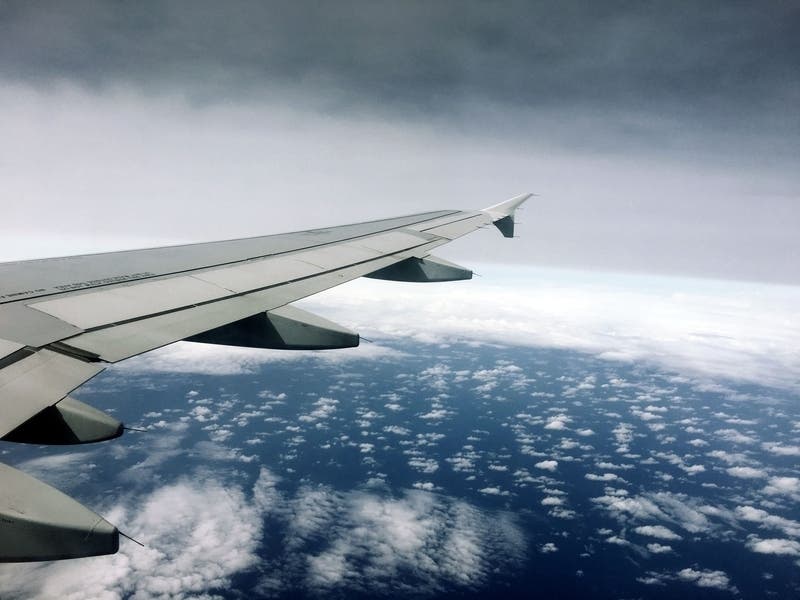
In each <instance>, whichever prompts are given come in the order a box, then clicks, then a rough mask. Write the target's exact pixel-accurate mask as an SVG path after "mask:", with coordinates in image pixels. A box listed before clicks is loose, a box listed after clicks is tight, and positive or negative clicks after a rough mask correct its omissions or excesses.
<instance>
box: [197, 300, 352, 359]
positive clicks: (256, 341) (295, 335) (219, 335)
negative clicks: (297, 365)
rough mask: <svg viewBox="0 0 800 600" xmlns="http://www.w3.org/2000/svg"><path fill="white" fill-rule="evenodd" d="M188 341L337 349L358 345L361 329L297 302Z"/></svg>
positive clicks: (254, 346) (244, 345) (250, 345)
mask: <svg viewBox="0 0 800 600" xmlns="http://www.w3.org/2000/svg"><path fill="white" fill-rule="evenodd" d="M186 341H187V342H200V343H203V344H221V345H223V346H242V347H245V348H271V349H276V350H333V349H337V348H354V347H356V346H358V344H359V341H360V340H359V336H358V334H357V333H355V332H353V331H350V330H349V329H346V328H345V327H342V326H341V325H338V324H336V323H334V322H333V321H329V320H328V319H324V318H322V317H320V316H317V315H315V314H312V313H310V312H307V311H304V310H301V309H299V308H296V307H294V306H289V305H286V306H282V307H280V308H277V309H275V310H271V311H268V312H266V313H259V314H257V315H254V316H252V317H247V318H246V319H242V320H240V321H236V322H234V323H229V324H228V325H223V326H222V327H217V328H216V329H211V330H209V331H206V332H204V333H199V334H197V335H193V336H191V337H188V338H186Z"/></svg>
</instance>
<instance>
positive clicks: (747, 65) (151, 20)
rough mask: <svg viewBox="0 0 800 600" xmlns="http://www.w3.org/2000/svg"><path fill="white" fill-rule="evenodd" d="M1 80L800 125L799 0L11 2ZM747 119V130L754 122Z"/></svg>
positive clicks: (2, 34) (1, 35) (359, 103)
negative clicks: (487, 104)
mask: <svg viewBox="0 0 800 600" xmlns="http://www.w3.org/2000/svg"><path fill="white" fill-rule="evenodd" d="M0 6H2V9H0V10H1V12H0V69H2V73H3V75H4V77H5V78H14V79H21V80H25V81H33V82H38V83H44V82H48V81H52V80H55V79H62V78H63V79H68V80H76V81H79V82H82V83H84V84H87V85H90V86H104V85H108V84H113V83H118V82H129V83H133V84H135V85H138V86H143V87H145V88H147V89H153V90H161V89H167V90H179V91H181V92H186V93H189V94H191V95H193V96H194V97H196V98H197V99H198V100H204V101H212V102H213V101H225V100H231V99H233V98H239V97H241V96H242V95H256V96H258V95H260V94H271V93H275V92H276V91H278V90H281V91H282V93H283V92H285V90H286V89H287V88H290V89H292V90H293V92H294V93H295V94H296V95H297V96H299V97H304V98H305V101H307V102H310V103H312V104H320V105H322V106H326V107H328V108H334V109H335V108H337V107H341V106H347V107H351V108H352V107H353V105H355V106H356V107H361V108H363V107H368V106H370V105H380V106H382V107H390V108H395V109H403V110H412V111H413V110H421V111H426V112H427V111H435V112H438V111H449V110H451V109H452V108H453V104H454V103H456V104H458V103H460V102H462V101H469V102H477V103H480V102H490V103H497V104H499V105H505V106H508V107H512V108H513V107H518V108H523V109H530V108H537V107H538V108H546V109H552V108H558V109H563V108H565V107H567V108H569V107H574V108H581V109H583V110H588V111H591V113H592V116H593V118H596V119H602V118H604V117H605V116H608V114H607V113H612V114H616V113H622V112H627V113H630V112H631V111H635V112H641V113H644V114H653V113H656V114H660V115H663V116H664V118H678V119H687V118H688V119H700V118H702V119H704V120H705V121H708V120H713V121H716V122H719V123H721V124H725V125H727V126H732V127H736V128H737V129H742V130H747V129H752V128H759V127H770V128H775V129H778V128H780V129H782V130H784V131H785V130H786V129H787V128H789V129H790V130H793V131H797V130H798V123H800V117H798V111H797V110H796V109H795V107H796V106H797V104H798V103H799V102H800V85H799V84H798V75H797V69H798V67H797V65H798V64H800V42H798V39H799V38H798V36H797V31H798V29H800V8H798V5H797V3H794V2H760V3H757V2H730V1H723V2H717V1H715V2H700V3H698V2H693V1H688V2H558V3H532V2H448V3H445V2H381V1H379V2H366V1H362V2H266V3H262V2H254V3H241V2H238V3H216V2H213V3H209V2H166V3H162V2H135V3H124V2H121V3H116V2H105V3H104V2H82V3H75V2H71V3H56V2H53V3H42V2H5V3H2V4H0ZM753 119H756V121H757V122H756V123H754V122H753Z"/></svg>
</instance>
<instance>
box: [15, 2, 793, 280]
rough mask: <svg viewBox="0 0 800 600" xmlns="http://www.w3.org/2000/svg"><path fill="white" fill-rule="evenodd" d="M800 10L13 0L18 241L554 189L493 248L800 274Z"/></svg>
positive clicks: (135, 240)
mask: <svg viewBox="0 0 800 600" xmlns="http://www.w3.org/2000/svg"><path fill="white" fill-rule="evenodd" d="M799 15H800V13H799V12H798V9H797V7H796V5H795V4H794V3H791V2H768V3H766V4H763V3H760V4H754V3H748V2H704V3H700V4H698V3H693V2H677V3H676V2H671V3H661V4H659V3H636V4H630V3H602V6H601V5H597V4H595V3H588V4H587V3H572V2H567V3H563V2H561V3H553V4H537V5H532V4H530V3H526V2H507V3H502V4H495V3H483V2H480V3H478V2H468V3H461V2H459V3H457V4H449V3H435V4H431V3H423V2H404V3H399V4H398V3H385V2H343V3H334V4H325V3H323V4H313V5H312V4H307V3H288V2H287V3H277V2H268V3H226V4H225V5H224V7H222V6H221V5H218V4H216V3H194V2H193V3H182V2H170V3H149V2H142V3H135V4H131V5H118V4H112V3H103V2H82V3H70V4H69V5H62V4H58V3H47V2H42V3H21V2H19V3H17V2H4V3H3V4H2V5H0V109H1V110H0V128H1V129H2V131H3V132H4V135H3V138H2V141H0V178H2V182H3V186H2V188H1V191H0V202H1V203H2V206H3V208H4V218H3V220H2V224H0V233H1V234H2V236H3V240H4V242H5V243H4V244H3V246H4V247H3V248H2V252H1V253H0V255H1V256H2V257H3V258H19V257H26V256H34V255H37V256H42V255H46V254H51V253H74V252H79V251H83V250H95V249H109V248H114V247H118V246H121V245H122V246H128V247H130V246H140V245H148V244H151V243H163V242H180V241H185V240H199V239H210V238H215V237H217V238H221V237H233V236H241V235H257V234H263V233H270V232H277V231H281V230H285V229H300V228H306V227H309V226H314V225H329V224H334V223H336V222H343V221H353V220H360V219H366V218H376V217H381V216H392V215H394V214H398V213H407V212H413V211H419V210H426V209H435V208H442V207H454V208H462V207H463V208H480V207H483V206H486V205H488V204H492V203H494V202H496V201H499V200H502V199H504V198H506V197H510V196H512V195H515V194H517V193H520V192H525V191H535V192H539V193H541V194H542V196H541V197H540V198H538V199H536V201H535V203H534V204H533V205H532V206H531V208H529V209H528V212H527V213H525V214H524V215H523V217H524V218H523V219H521V220H523V221H524V225H523V227H521V228H520V229H521V233H522V234H523V236H524V239H523V240H521V241H519V242H518V243H517V244H516V245H514V249H513V250H512V249H510V248H508V249H505V248H504V249H503V250H498V251H495V250H492V252H493V253H494V252H496V254H492V256H494V257H496V259H497V260H498V261H508V260H515V261H517V262H527V263H530V262H535V263H538V264H556V265H570V266H580V267H590V268H604V269H608V268H611V269H617V270H635V271H646V272H653V271H657V272H669V273H690V274H695V275H703V276H709V275H710V276H715V277H724V278H746V279H762V280H772V281H784V282H786V281H789V282H798V281H800V267H798V265H799V264H800V242H798V238H799V237H800V236H797V235H796V233H797V231H798V230H800V179H799V177H798V175H797V173H796V171H797V169H796V157H797V156H798V155H799V154H800V141H798V140H800V135H799V134H800V113H798V111H797V110H796V107H797V105H798V103H800V76H798V72H797V68H796V65H797V64H798V61H799V60H800V44H799V43H798V41H797V36H796V35H795V32H796V31H797V28H798V22H799V21H800V16H799ZM301 206H302V207H303V208H302V210H301V209H300V207H301ZM486 248H487V246H486V245H485V244H481V243H478V244H477V245H472V244H469V243H466V244H463V245H461V246H460V247H459V249H458V250H457V253H458V254H459V255H461V256H464V257H465V258H469V257H470V256H485V255H486V253H487V251H486Z"/></svg>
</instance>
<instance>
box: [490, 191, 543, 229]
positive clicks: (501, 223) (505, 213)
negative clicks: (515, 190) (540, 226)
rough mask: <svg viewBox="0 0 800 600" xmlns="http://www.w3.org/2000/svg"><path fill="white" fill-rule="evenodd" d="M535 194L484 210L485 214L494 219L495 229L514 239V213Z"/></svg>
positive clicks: (517, 197) (522, 196)
mask: <svg viewBox="0 0 800 600" xmlns="http://www.w3.org/2000/svg"><path fill="white" fill-rule="evenodd" d="M531 196H533V194H522V195H520V196H515V197H514V198H511V199H510V200H506V201H505V202H501V203H500V204H495V205H494V206H489V207H488V208H484V209H483V210H482V211H481V212H485V213H486V214H488V215H489V216H490V217H491V218H492V222H493V223H494V225H495V227H497V228H498V229H499V230H500V233H502V234H503V235H504V236H505V237H509V238H510V237H514V211H515V210H517V208H519V206H520V205H521V204H522V203H523V202H525V201H526V200H527V199H528V198H530V197H531Z"/></svg>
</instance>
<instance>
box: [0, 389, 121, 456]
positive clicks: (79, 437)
mask: <svg viewBox="0 0 800 600" xmlns="http://www.w3.org/2000/svg"><path fill="white" fill-rule="evenodd" d="M123 429H124V427H123V425H122V423H120V422H119V421H117V420H116V419H115V418H114V417H112V416H110V415H108V414H106V413H104V412H102V411H99V410H97V409H96V408H93V407H91V406H89V405H88V404H84V403H83V402H79V401H78V400H75V399H74V398H70V397H69V396H67V397H66V398H64V399H63V400H61V401H60V402H58V403H57V404H55V405H53V406H48V407H47V408H45V409H44V410H43V411H41V412H39V413H38V414H36V415H34V416H33V417H31V418H30V419H28V420H27V421H25V422H24V423H23V424H22V425H20V426H19V427H17V428H16V429H14V430H13V431H11V432H9V433H7V434H6V435H5V436H3V438H2V439H3V441H6V442H18V443H22V444H53V445H67V444H89V443H93V442H103V441H105V440H111V439H114V438H116V437H119V436H121V435H122V431H123Z"/></svg>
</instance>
